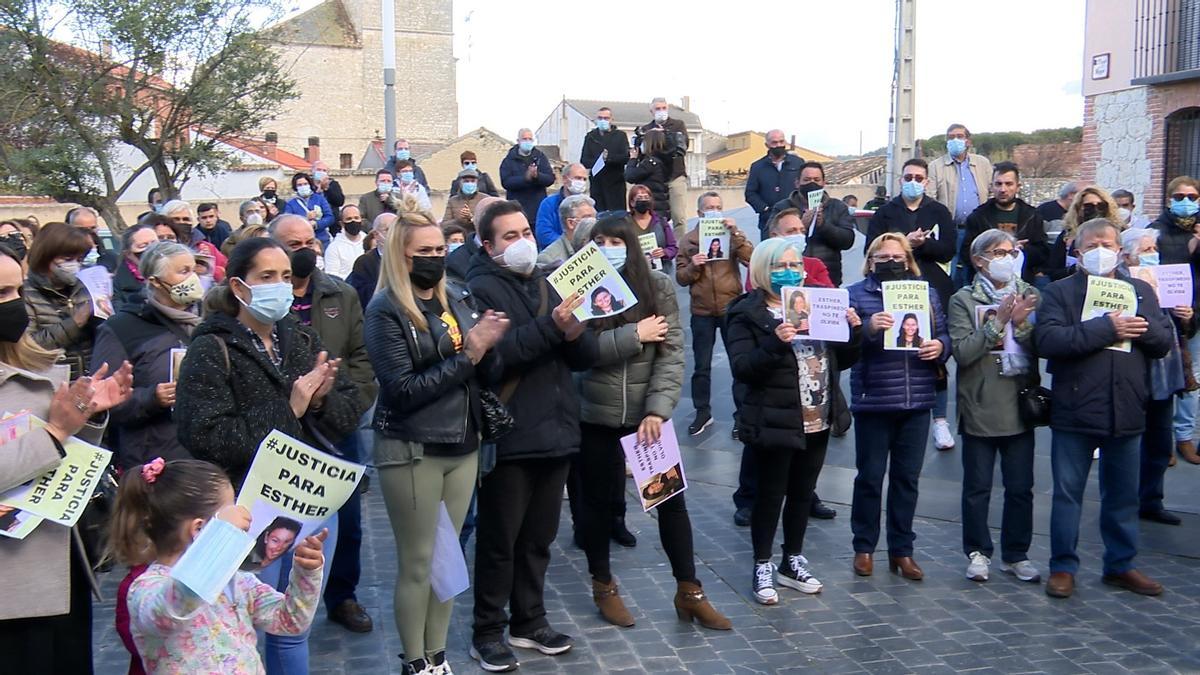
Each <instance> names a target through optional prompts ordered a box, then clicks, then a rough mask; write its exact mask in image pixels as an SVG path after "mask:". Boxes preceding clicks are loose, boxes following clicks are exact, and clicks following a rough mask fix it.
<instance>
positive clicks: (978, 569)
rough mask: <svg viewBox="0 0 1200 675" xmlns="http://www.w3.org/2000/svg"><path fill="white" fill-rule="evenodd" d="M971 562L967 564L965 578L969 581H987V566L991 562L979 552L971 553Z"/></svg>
mask: <svg viewBox="0 0 1200 675" xmlns="http://www.w3.org/2000/svg"><path fill="white" fill-rule="evenodd" d="M970 558H971V562H969V563H967V578H968V579H970V580H971V581H987V580H988V566H989V565H991V564H992V561H991V560H990V559H988V557H987V556H986V555H984V554H982V553H980V552H979V551H971V555H970Z"/></svg>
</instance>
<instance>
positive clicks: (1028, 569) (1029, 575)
mask: <svg viewBox="0 0 1200 675" xmlns="http://www.w3.org/2000/svg"><path fill="white" fill-rule="evenodd" d="M1000 571H1002V572H1006V573H1008V574H1011V575H1013V576H1014V577H1016V578H1018V579H1020V580H1021V581H1028V582H1029V583H1037V582H1039V581H1041V580H1042V575H1041V573H1039V572H1038V568H1037V567H1035V566H1034V564H1033V563H1031V562H1029V561H1028V560H1022V561H1021V562H1015V563H1013V564H1011V565H1005V566H1004V567H1001V568H1000Z"/></svg>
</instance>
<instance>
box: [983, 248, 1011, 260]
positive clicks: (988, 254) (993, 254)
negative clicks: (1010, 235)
mask: <svg viewBox="0 0 1200 675" xmlns="http://www.w3.org/2000/svg"><path fill="white" fill-rule="evenodd" d="M1019 255H1021V252H1020V251H1019V250H1017V249H1015V248H1009V249H1004V248H994V249H992V250H990V251H984V252H983V255H982V256H980V257H981V258H991V259H992V260H999V259H1001V258H1004V257H1006V256H1007V257H1009V258H1015V257H1017V256H1019Z"/></svg>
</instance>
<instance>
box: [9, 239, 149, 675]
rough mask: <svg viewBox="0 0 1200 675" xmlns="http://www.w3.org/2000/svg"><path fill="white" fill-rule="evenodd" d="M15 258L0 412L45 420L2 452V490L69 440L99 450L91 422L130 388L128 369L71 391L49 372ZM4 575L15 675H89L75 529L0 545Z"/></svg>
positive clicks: (88, 603) (38, 471)
mask: <svg viewBox="0 0 1200 675" xmlns="http://www.w3.org/2000/svg"><path fill="white" fill-rule="evenodd" d="M21 277H22V272H21V261H20V259H19V258H18V257H17V256H16V255H15V254H14V253H13V252H12V251H10V250H9V249H7V248H5V247H0V413H2V412H13V413H16V412H18V411H21V410H28V411H29V412H30V413H32V414H33V415H35V416H37V417H38V418H40V419H43V420H45V421H46V422H47V424H46V427H45V428H44V429H32V430H30V431H27V432H25V433H24V434H23V435H21V436H19V437H17V438H15V439H13V440H9V441H8V442H7V443H5V445H4V447H3V448H0V493H3V492H7V491H9V490H11V489H13V488H15V487H18V486H20V485H21V484H23V483H25V482H26V481H29V480H31V479H33V478H35V477H37V476H40V475H42V474H43V473H45V472H47V471H49V470H51V469H53V468H55V467H57V466H59V463H60V462H61V461H62V457H63V456H62V453H63V452H64V450H63V444H64V443H65V442H66V441H67V439H68V438H70V437H71V436H77V437H79V438H80V439H82V440H85V441H88V442H91V443H99V442H100V437H101V435H102V434H103V432H104V426H103V424H95V423H92V421H91V420H92V419H93V415H99V414H102V413H104V412H105V411H107V410H109V409H111V408H112V407H113V406H116V405H120V404H121V403H124V402H125V401H126V400H127V399H128V398H129V396H130V393H131V391H132V387H131V384H132V378H131V376H130V369H129V366H128V365H127V364H121V368H120V369H119V370H117V371H115V372H114V373H113V375H112V376H111V377H107V378H106V377H105V373H106V372H107V369H104V370H103V371H102V372H98V373H96V376H95V377H83V378H79V379H77V380H75V381H74V382H72V383H70V384H69V385H68V384H67V372H66V368H61V367H60V368H55V367H54V364H55V362H56V361H57V360H58V358H59V355H60V352H58V351H50V350H47V349H45V348H43V347H41V346H39V345H38V344H37V343H36V342H34V341H33V340H32V339H31V337H30V335H29V334H27V333H26V332H25V329H26V327H27V326H28V324H29V317H28V315H27V314H26V311H25V300H24V299H23V298H22V297H21ZM0 569H3V570H4V573H5V575H6V577H7V578H8V579H9V580H10V581H11V582H12V583H9V584H7V585H6V588H5V590H4V593H3V594H2V595H0V653H3V654H4V656H3V662H4V666H3V668H4V669H5V670H6V671H8V672H14V673H90V672H92V598H91V592H92V588H98V587H99V586H98V584H96V583H95V579H94V578H93V577H92V575H91V572H90V570H91V563H90V562H89V561H88V559H87V554H86V553H85V552H84V550H83V547H82V546H81V545H79V540H78V539H76V541H75V543H74V544H73V543H72V541H71V530H70V529H69V528H66V527H63V526H61V525H57V524H55V523H46V522H43V523H42V524H41V525H39V526H38V527H37V529H35V530H34V531H33V532H31V533H30V534H29V535H28V536H27V537H25V539H22V540H17V539H8V538H0Z"/></svg>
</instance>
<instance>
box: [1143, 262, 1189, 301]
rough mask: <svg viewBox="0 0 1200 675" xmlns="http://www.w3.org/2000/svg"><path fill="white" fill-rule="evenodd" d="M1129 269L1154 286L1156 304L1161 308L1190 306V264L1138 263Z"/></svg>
mask: <svg viewBox="0 0 1200 675" xmlns="http://www.w3.org/2000/svg"><path fill="white" fill-rule="evenodd" d="M1129 271H1130V272H1131V273H1132V274H1133V276H1134V277H1136V278H1138V279H1141V280H1142V281H1145V282H1146V283H1148V284H1150V286H1151V287H1152V288H1154V291H1155V294H1156V295H1157V296H1158V304H1159V306H1160V307H1162V308H1163V309H1170V308H1172V307H1191V306H1192V266H1191V265H1189V264H1187V263H1179V264H1175V265H1151V266H1147V265H1138V266H1137V267H1130V268H1129Z"/></svg>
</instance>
